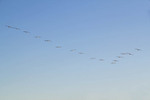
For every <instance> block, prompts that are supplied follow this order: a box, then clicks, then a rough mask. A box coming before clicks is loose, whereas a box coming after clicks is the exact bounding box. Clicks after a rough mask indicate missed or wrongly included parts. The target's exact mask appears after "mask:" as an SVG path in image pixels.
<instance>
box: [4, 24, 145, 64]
mask: <svg viewBox="0 0 150 100" xmlns="http://www.w3.org/2000/svg"><path fill="white" fill-rule="evenodd" d="M6 27H7V28H9V29H15V30H19V31H21V32H23V33H25V34H32V33H31V32H29V31H26V30H22V29H21V28H18V27H13V26H10V25H6ZM34 38H36V39H42V37H41V36H38V35H35V36H34ZM43 41H44V42H52V40H49V39H46V40H43ZM55 48H58V49H61V48H62V46H55ZM134 50H135V51H142V50H141V49H139V48H135V49H134ZM69 51H70V52H77V53H78V54H80V55H82V54H85V53H84V52H81V51H78V50H77V49H70V50H69ZM127 55H129V56H132V55H133V54H132V53H130V52H123V53H120V55H118V56H116V59H113V60H112V61H111V62H110V64H117V63H118V62H119V60H120V59H122V58H124V56H127ZM89 59H91V60H98V61H100V62H104V61H106V60H105V59H103V58H98V59H97V58H96V57H89Z"/></svg>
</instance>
